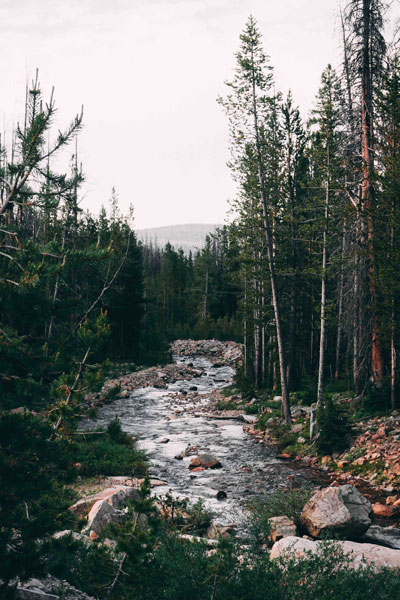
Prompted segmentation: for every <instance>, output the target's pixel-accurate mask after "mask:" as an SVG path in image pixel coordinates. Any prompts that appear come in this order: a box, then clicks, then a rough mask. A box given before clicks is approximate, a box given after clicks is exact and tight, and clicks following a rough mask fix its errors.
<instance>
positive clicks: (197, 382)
mask: <svg viewBox="0 0 400 600" xmlns="http://www.w3.org/2000/svg"><path fill="white" fill-rule="evenodd" d="M174 360H175V361H176V362H177V363H186V364H190V365H193V367H195V368H196V369H198V371H199V376H197V377H195V378H194V379H190V380H186V381H178V382H176V383H173V384H169V385H168V388H167V389H162V390H160V389H155V388H141V389H137V390H135V391H133V392H131V393H130V395H129V397H127V398H120V399H118V400H116V401H114V402H113V403H112V404H110V405H107V406H103V407H101V408H100V409H99V411H98V413H97V416H96V419H94V420H92V421H89V422H88V421H86V422H85V424H84V426H85V428H88V427H90V428H92V427H98V426H106V425H108V423H109V422H110V421H111V420H112V419H113V418H114V417H115V416H118V418H119V419H120V421H121V426H122V429H123V430H124V431H126V432H127V433H130V434H132V435H134V436H135V437H136V438H137V440H138V446H139V448H141V449H143V450H144V451H145V452H146V454H147V457H148V459H149V462H150V475H151V477H156V478H158V479H161V480H163V481H166V482H168V483H167V485H165V486H161V487H157V488H156V489H155V493H156V494H157V495H158V496H163V495H165V494H166V493H168V492H170V493H171V494H172V495H174V496H175V497H180V498H186V497H188V498H189V499H190V500H191V501H192V502H195V501H196V500H198V499H202V500H204V501H205V503H206V506H207V507H208V508H210V509H211V510H212V511H213V512H214V514H215V517H214V522H215V523H217V524H220V525H228V524H236V525H238V526H239V528H243V527H245V522H246V513H247V511H246V505H248V504H249V502H250V501H252V500H254V499H257V498H262V497H263V496H265V495H268V494H272V493H273V492H275V491H276V490H279V489H286V488H288V487H289V485H290V484H289V481H290V479H292V481H293V480H295V483H294V485H295V486H296V487H298V486H300V485H308V486H310V485H311V484H310V481H309V478H308V477H307V470H305V471H302V470H298V471H294V470H293V469H292V468H291V466H290V465H289V464H288V463H285V462H284V461H283V460H280V459H279V458H277V453H276V451H275V450H274V449H273V448H271V447H268V446H266V445H265V444H263V443H259V441H258V440H256V439H255V438H253V437H252V436H250V435H249V434H248V433H246V432H245V431H243V422H239V421H236V420H220V419H216V418H213V417H212V416H211V417H210V416H206V415H203V414H202V413H201V412H200V411H201V408H204V406H205V405H206V404H207V403H208V402H209V399H208V396H207V394H209V393H211V392H212V391H213V390H216V389H219V388H222V387H224V386H227V385H229V384H230V383H232V381H233V377H234V370H233V369H232V368H231V367H229V366H219V367H217V368H216V367H215V366H213V363H212V361H211V360H209V359H207V358H204V357H185V358H181V357H174ZM193 387H196V388H197V392H198V393H199V394H201V395H203V394H204V395H205V397H203V398H202V399H201V400H200V403H199V402H197V403H196V404H194V403H193V401H192V400H191V397H190V396H191V395H190V394H189V393H188V392H189V391H190V388H193ZM167 440H168V441H167ZM188 447H191V448H193V449H194V450H193V452H195V453H196V452H198V453H199V454H202V453H211V454H213V455H215V456H216V457H217V458H218V460H219V461H220V462H221V464H222V468H220V469H213V470H211V469H207V470H205V471H201V472H195V473H193V472H191V471H190V470H189V465H190V462H191V460H192V458H193V455H190V456H185V457H184V458H183V459H182V460H177V459H176V458H175V456H177V455H179V454H180V453H182V452H184V451H185V450H186V451H187V449H188ZM189 454H190V451H189ZM219 491H223V492H225V494H226V498H225V499H223V500H218V499H217V493H218V492H219Z"/></svg>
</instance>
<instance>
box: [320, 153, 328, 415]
mask: <svg viewBox="0 0 400 600" xmlns="http://www.w3.org/2000/svg"><path fill="white" fill-rule="evenodd" d="M328 169H329V150H328ZM329 194H330V190H329V175H328V180H327V183H326V197H325V215H324V216H325V223H324V233H323V240H322V279H321V333H320V338H319V365H318V390H317V408H320V407H321V406H322V398H323V391H324V366H325V335H326V267H327V237H328V216H329V203H330V202H329Z"/></svg>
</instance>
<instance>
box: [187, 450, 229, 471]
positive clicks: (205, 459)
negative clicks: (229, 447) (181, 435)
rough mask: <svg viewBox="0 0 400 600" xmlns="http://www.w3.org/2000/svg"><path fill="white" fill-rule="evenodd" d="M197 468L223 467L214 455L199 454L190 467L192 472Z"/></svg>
mask: <svg viewBox="0 0 400 600" xmlns="http://www.w3.org/2000/svg"><path fill="white" fill-rule="evenodd" d="M197 467H203V468H204V469H220V468H221V467H222V465H221V463H220V462H219V460H218V458H216V457H215V456H214V455H213V454H199V456H196V457H195V458H194V459H193V460H192V462H191V463H190V465H189V469H190V470H191V471H192V470H194V469H196V468H197Z"/></svg>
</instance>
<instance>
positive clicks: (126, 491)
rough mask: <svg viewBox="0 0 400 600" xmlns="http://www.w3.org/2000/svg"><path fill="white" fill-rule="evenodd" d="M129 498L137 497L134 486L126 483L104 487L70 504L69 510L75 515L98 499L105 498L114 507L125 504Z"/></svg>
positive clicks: (137, 493)
mask: <svg viewBox="0 0 400 600" xmlns="http://www.w3.org/2000/svg"><path fill="white" fill-rule="evenodd" d="M130 498H135V499H136V500H138V499H139V492H138V490H137V489H136V488H134V487H131V486H127V485H118V486H115V487H112V488H106V489H105V490H102V491H101V492H98V493H97V494H93V495H92V496H87V497H86V498H82V499H81V500H78V502H75V504H73V505H72V506H70V508H69V510H70V511H71V512H73V513H74V514H75V515H82V514H84V513H85V512H86V511H88V510H90V509H91V508H92V507H93V505H94V504H95V503H96V502H98V501H99V500H105V501H106V502H108V504H110V505H111V506H114V507H119V506H121V505H123V504H126V503H127V502H128V500H129V499H130Z"/></svg>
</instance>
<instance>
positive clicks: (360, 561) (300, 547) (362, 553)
mask: <svg viewBox="0 0 400 600" xmlns="http://www.w3.org/2000/svg"><path fill="white" fill-rule="evenodd" d="M331 543H334V544H335V545H337V546H338V547H339V548H340V549H341V550H342V551H343V553H344V554H346V555H348V557H349V566H350V567H352V568H353V569H365V568H366V567H367V566H371V567H372V568H374V569H382V568H387V569H396V570H398V569H399V568H400V552H399V551H398V550H392V549H391V548H383V547H382V546H377V545H375V544H359V543H357V542H348V541H345V542H341V541H332V542H331ZM323 548H324V542H322V541H311V540H308V539H305V538H299V537H295V536H290V537H285V538H283V539H281V540H279V542H276V543H275V544H274V545H273V547H272V550H271V554H270V557H271V559H273V560H274V559H277V558H283V559H284V560H285V561H286V560H287V555H288V554H289V555H290V554H291V555H293V556H294V557H295V558H296V560H301V559H302V558H307V557H308V556H309V555H310V553H311V554H317V555H318V554H321V553H322V552H323Z"/></svg>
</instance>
